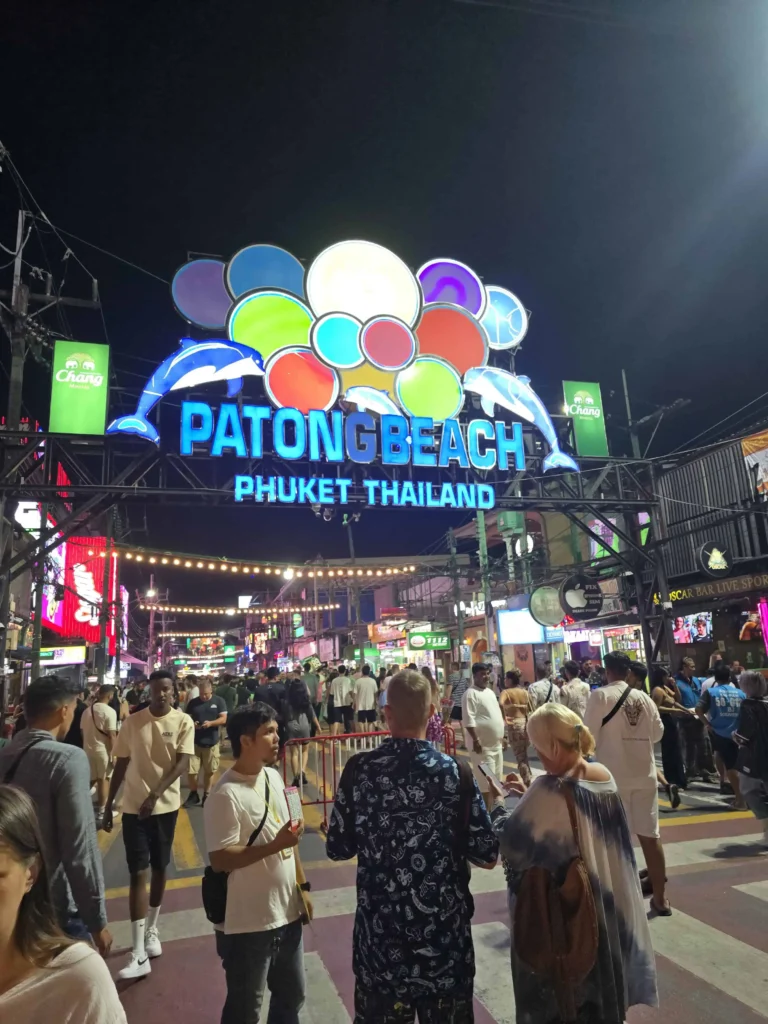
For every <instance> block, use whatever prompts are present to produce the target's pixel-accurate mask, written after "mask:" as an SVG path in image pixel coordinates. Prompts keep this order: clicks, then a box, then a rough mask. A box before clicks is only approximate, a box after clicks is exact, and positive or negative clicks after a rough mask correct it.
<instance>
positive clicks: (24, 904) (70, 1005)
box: [0, 786, 127, 1024]
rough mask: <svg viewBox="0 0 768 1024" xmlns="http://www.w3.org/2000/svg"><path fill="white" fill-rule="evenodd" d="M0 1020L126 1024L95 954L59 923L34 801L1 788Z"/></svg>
mask: <svg viewBox="0 0 768 1024" xmlns="http://www.w3.org/2000/svg"><path fill="white" fill-rule="evenodd" d="M0 1021H1V1022H2V1024H51V1022H52V1021H56V1024H127V1020H126V1016H125V1011H124V1010H123V1007H122V1005H121V1003H120V1000H119V998H118V995H117V990H116V989H115V983H114V982H113V981H112V978H111V977H110V974H109V971H108V970H107V966H106V964H105V963H104V961H103V960H102V959H101V957H100V956H99V954H98V953H97V952H96V950H95V949H93V948H92V947H91V946H89V945H87V944H86V943H84V942H73V941H72V940H71V939H69V938H67V936H65V935H64V934H63V933H62V932H61V931H60V930H59V927H58V925H57V924H56V917H55V914H54V911H53V906H52V904H51V898H50V894H49V892H48V879H47V876H46V872H45V865H44V863H43V858H42V853H41V847H40V832H39V830H38V826H37V817H36V815H35V808H34V805H33V804H32V801H31V800H30V799H29V797H28V796H27V794H26V793H24V792H23V791H22V790H20V789H16V788H15V787H14V786H0Z"/></svg>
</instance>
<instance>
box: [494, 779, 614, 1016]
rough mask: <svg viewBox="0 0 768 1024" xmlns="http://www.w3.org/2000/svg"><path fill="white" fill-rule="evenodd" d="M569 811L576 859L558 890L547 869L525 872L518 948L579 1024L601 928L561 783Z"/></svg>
mask: <svg viewBox="0 0 768 1024" xmlns="http://www.w3.org/2000/svg"><path fill="white" fill-rule="evenodd" d="M560 789H561V792H562V793H563V796H564V797H565V802H566V804H567V806H568V816H569V818H570V820H571V828H572V829H573V838H574V839H575V841H576V849H577V855H576V856H575V857H574V858H573V860H571V862H570V864H569V865H568V867H567V869H566V872H565V877H564V879H563V881H562V883H561V884H559V885H558V883H557V881H556V879H555V877H554V875H552V874H551V872H549V871H547V869H546V868H542V867H538V866H534V867H530V868H528V869H527V871H525V872H524V873H523V876H522V879H521V881H520V886H519V888H518V891H517V899H516V902H515V918H514V948H515V952H516V953H517V956H518V957H519V959H520V960H521V961H522V962H523V963H524V964H525V965H526V966H527V967H528V968H529V969H530V970H531V971H533V973H534V974H537V975H539V976H540V977H541V979H542V981H544V982H549V983H550V984H551V985H552V987H553V988H554V991H555V997H556V999H557V1005H558V1010H559V1013H560V1018H561V1020H562V1021H563V1022H566V1021H575V1020H576V1010H577V1007H576V989H577V986H578V985H579V984H580V983H581V982H582V981H583V980H584V978H586V976H587V975H588V974H589V972H590V971H591V970H592V968H593V966H594V964H595V960H596V958H597V943H598V928H597V911H596V909H595V899H594V896H593V894H592V886H591V885H590V883H589V874H588V872H587V866H586V864H585V863H584V860H583V858H582V854H581V841H580V839H579V826H578V821H577V818H576V806H575V803H574V798H573V792H572V790H571V787H570V785H569V784H568V783H565V784H564V783H562V782H561V783H560Z"/></svg>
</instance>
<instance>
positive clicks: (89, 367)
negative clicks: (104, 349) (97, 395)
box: [56, 352, 104, 390]
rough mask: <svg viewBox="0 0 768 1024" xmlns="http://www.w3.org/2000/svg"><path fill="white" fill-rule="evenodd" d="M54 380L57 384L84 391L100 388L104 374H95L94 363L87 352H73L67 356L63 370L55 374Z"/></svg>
mask: <svg viewBox="0 0 768 1024" xmlns="http://www.w3.org/2000/svg"><path fill="white" fill-rule="evenodd" d="M56 380H57V381H58V382H59V384H71V385H72V386H73V387H75V388H78V389H80V390H86V389H90V388H92V387H94V388H100V387H101V385H102V384H103V383H104V374H103V373H96V363H95V362H94V360H93V359H92V358H91V356H89V355H88V353H87V352H75V353H74V354H73V355H71V356H67V359H66V362H65V363H64V368H63V369H61V370H59V371H57V373H56Z"/></svg>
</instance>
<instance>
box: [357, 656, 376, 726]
mask: <svg viewBox="0 0 768 1024" xmlns="http://www.w3.org/2000/svg"><path fill="white" fill-rule="evenodd" d="M376 695H377V690H376V680H375V679H374V678H373V676H372V675H371V666H370V665H364V666H363V674H362V675H361V676H360V678H359V679H358V680H357V682H356V683H355V693H354V701H355V712H356V713H357V723H358V725H357V727H358V729H359V730H360V732H373V730H374V728H375V724H376Z"/></svg>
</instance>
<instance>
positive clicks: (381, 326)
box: [360, 316, 417, 370]
mask: <svg viewBox="0 0 768 1024" xmlns="http://www.w3.org/2000/svg"><path fill="white" fill-rule="evenodd" d="M360 347H361V349H362V351H363V355H364V356H365V358H366V359H367V360H368V362H369V363H372V364H373V365H374V366H377V367H378V368H379V369H381V370H402V369H404V368H405V367H406V366H408V364H409V363H412V362H413V360H414V359H415V358H416V351H417V347H416V339H415V337H414V336H413V332H412V331H411V329H410V327H409V326H408V325H407V324H404V323H403V321H402V320H396V319H395V318H394V317H391V316H378V317H375V318H374V319H373V320H369V321H368V323H367V324H364V325H363V329H362V331H361V332H360Z"/></svg>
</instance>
